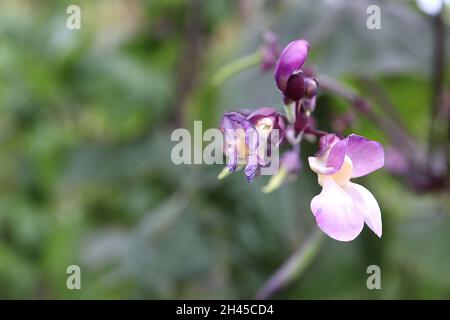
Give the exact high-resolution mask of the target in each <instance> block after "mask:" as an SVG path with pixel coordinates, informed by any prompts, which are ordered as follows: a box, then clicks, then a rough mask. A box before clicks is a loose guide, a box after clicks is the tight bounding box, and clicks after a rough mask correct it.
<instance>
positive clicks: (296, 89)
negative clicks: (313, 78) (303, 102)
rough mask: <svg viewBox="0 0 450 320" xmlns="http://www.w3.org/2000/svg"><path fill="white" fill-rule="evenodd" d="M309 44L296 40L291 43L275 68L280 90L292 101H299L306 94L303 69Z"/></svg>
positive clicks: (284, 50)
mask: <svg viewBox="0 0 450 320" xmlns="http://www.w3.org/2000/svg"><path fill="white" fill-rule="evenodd" d="M309 47H310V45H309V43H308V41H306V40H296V41H292V42H291V43H289V44H288V45H287V46H286V47H285V48H284V49H283V51H282V52H281V54H280V57H279V58H278V61H277V64H276V66H275V73H274V76H275V82H276V84H277V87H278V89H280V91H281V92H283V94H284V95H285V96H286V97H288V98H289V99H292V100H299V99H300V98H301V97H302V95H303V94H304V90H305V88H304V82H303V81H304V78H303V75H302V72H301V70H300V69H301V67H302V66H303V64H304V63H305V60H306V58H307V57H308V50H309Z"/></svg>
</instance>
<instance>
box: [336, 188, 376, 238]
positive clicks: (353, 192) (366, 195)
mask: <svg viewBox="0 0 450 320" xmlns="http://www.w3.org/2000/svg"><path fill="white" fill-rule="evenodd" d="M343 189H344V190H345V191H347V193H348V194H349V195H350V197H351V198H352V199H353V204H354V205H355V207H356V208H357V210H358V211H359V212H360V214H361V215H363V217H364V221H365V223H366V224H367V225H368V226H369V228H370V229H372V231H373V232H375V234H376V235H377V236H378V237H380V238H381V234H382V225H381V210H380V206H379V205H378V202H377V200H376V199H375V197H374V196H373V194H372V193H371V192H370V191H369V190H367V189H366V188H364V187H363V186H361V185H359V184H356V183H352V182H350V183H349V184H347V185H345V186H344V187H343Z"/></svg>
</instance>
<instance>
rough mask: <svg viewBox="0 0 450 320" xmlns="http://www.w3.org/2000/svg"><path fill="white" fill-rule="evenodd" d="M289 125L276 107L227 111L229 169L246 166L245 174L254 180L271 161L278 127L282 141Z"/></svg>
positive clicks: (223, 124) (224, 121)
mask: <svg viewBox="0 0 450 320" xmlns="http://www.w3.org/2000/svg"><path fill="white" fill-rule="evenodd" d="M285 127H286V124H285V120H284V117H283V116H282V115H281V114H280V113H278V112H277V111H276V110H275V109H273V108H267V107H266V108H260V109H257V110H255V111H253V112H248V111H246V110H242V111H234V112H228V113H225V114H224V115H223V117H222V120H221V122H220V128H221V130H222V132H223V133H224V136H225V144H224V154H225V155H226V156H227V168H228V170H229V171H230V172H234V171H236V169H237V168H238V166H239V165H242V166H245V169H244V173H245V176H246V177H247V180H248V181H249V182H252V181H253V179H254V177H255V176H256V174H257V172H258V169H259V167H260V166H265V165H267V164H268V161H270V160H268V159H267V157H266V155H268V156H270V153H271V146H272V144H273V143H272V133H273V132H274V130H278V131H277V133H278V138H279V141H277V142H276V143H275V147H278V146H279V144H280V143H281V142H282V141H283V137H284V130H285Z"/></svg>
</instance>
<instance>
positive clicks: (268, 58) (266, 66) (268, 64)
mask: <svg viewBox="0 0 450 320" xmlns="http://www.w3.org/2000/svg"><path fill="white" fill-rule="evenodd" d="M278 54H279V49H278V38H277V35H276V34H275V33H273V32H270V31H269V32H266V33H264V45H263V47H262V63H261V69H262V71H269V70H270V69H272V67H273V66H274V65H275V63H276V62H277V58H278Z"/></svg>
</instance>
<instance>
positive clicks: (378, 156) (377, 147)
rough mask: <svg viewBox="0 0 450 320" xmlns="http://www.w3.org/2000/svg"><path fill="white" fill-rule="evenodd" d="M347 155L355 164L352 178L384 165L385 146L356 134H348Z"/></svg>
mask: <svg viewBox="0 0 450 320" xmlns="http://www.w3.org/2000/svg"><path fill="white" fill-rule="evenodd" d="M347 155H348V156H349V157H350V159H351V160H352V164H353V175H352V178H357V177H361V176H365V175H366V174H369V173H371V172H373V171H375V170H377V169H380V168H381V167H382V166H383V165H384V149H383V146H382V145H381V144H380V143H379V142H377V141H371V140H368V139H366V138H364V137H361V136H358V135H356V134H351V135H350V136H348V146H347Z"/></svg>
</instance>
